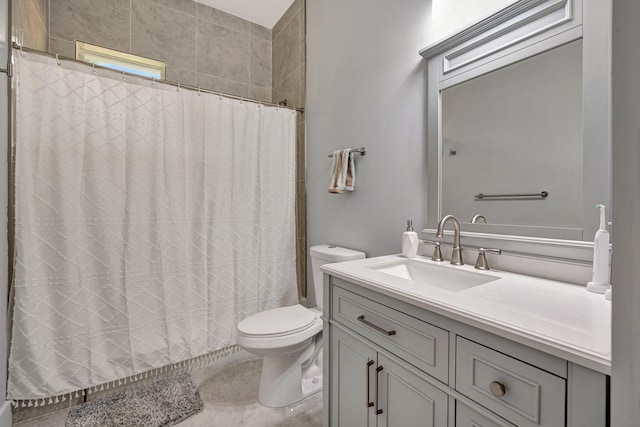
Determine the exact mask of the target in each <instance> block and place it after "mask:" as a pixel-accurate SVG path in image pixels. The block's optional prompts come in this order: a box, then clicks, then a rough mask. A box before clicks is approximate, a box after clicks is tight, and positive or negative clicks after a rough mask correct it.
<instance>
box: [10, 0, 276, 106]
mask: <svg viewBox="0 0 640 427" xmlns="http://www.w3.org/2000/svg"><path fill="white" fill-rule="evenodd" d="M20 1H21V2H32V1H34V2H35V1H42V0H20ZM49 9H50V14H49V17H50V21H49V36H50V38H49V51H50V52H52V53H59V54H61V55H64V56H69V57H74V56H75V40H80V41H84V42H88V43H93V44H97V45H100V46H104V47H108V48H111V49H116V50H119V51H122V52H128V53H133V54H135V55H141V56H145V57H148V58H152V59H157V60H160V61H164V62H165V63H166V66H167V76H166V78H167V80H171V81H177V82H180V83H184V84H188V85H192V86H200V87H202V88H206V89H212V90H216V91H221V92H224V93H229V94H232V95H238V96H245V97H251V98H257V99H260V100H263V101H271V93H272V92H271V87H272V79H271V30H270V29H267V28H265V27H262V26H260V25H257V24H254V23H252V22H249V21H246V20H244V19H241V18H238V17H236V16H233V15H230V14H228V13H225V12H222V11H220V10H218V9H214V8H211V7H209V6H205V5H202V4H199V3H196V2H194V1H192V0H112V1H102V0H50V1H49ZM25 42H26V40H25ZM26 45H27V46H28V44H26ZM221 58H223V60H221Z"/></svg>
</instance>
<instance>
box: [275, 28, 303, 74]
mask: <svg viewBox="0 0 640 427" xmlns="http://www.w3.org/2000/svg"><path fill="white" fill-rule="evenodd" d="M299 27H300V23H299V21H298V20H297V19H293V20H291V21H290V22H289V23H288V24H287V26H286V27H285V28H284V29H283V30H282V31H281V32H280V34H278V35H277V36H274V38H273V47H272V49H273V62H272V67H273V71H272V72H273V82H274V84H275V85H276V86H277V85H280V84H281V83H282V82H283V81H284V79H285V78H287V77H288V76H289V74H291V73H292V72H293V71H294V70H295V69H296V68H298V66H299V61H300V53H299V48H300V42H299V39H298V38H299V36H300V35H299Z"/></svg>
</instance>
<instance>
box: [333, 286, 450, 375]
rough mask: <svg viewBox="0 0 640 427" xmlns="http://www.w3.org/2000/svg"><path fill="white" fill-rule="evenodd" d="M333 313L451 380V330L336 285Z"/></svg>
mask: <svg viewBox="0 0 640 427" xmlns="http://www.w3.org/2000/svg"><path fill="white" fill-rule="evenodd" d="M331 313H332V314H331V315H332V318H333V319H334V320H335V321H337V322H338V323H341V324H343V325H345V326H347V327H348V328H349V329H352V330H354V331H356V332H357V333H358V334H360V335H362V336H364V337H365V338H368V339H369V340H371V341H373V342H375V343H376V344H378V345H379V346H381V347H383V348H385V349H386V350H388V351H389V352H390V353H393V354H395V355H396V356H398V357H400V358H402V359H404V360H406V361H407V362H409V363H411V364H412V365H414V366H415V367H417V368H418V369H420V370H422V371H424V372H426V373H427V374H429V375H431V376H433V377H435V378H437V379H438V380H440V381H442V382H444V383H448V377H449V375H448V372H449V332H447V331H445V330H443V329H440V328H438V327H436V326H433V325H431V324H429V323H425V322H423V321H421V320H418V319H416V318H415V317H411V316H408V315H406V314H404V313H401V312H399V311H398V310H394V309H393V308H390V307H387V306H385V305H382V304H379V303H377V302H374V301H371V300H369V299H367V298H364V297H362V296H360V295H357V294H354V293H352V292H349V291H347V290H344V289H342V288H340V287H337V286H334V288H333V301H332V308H331Z"/></svg>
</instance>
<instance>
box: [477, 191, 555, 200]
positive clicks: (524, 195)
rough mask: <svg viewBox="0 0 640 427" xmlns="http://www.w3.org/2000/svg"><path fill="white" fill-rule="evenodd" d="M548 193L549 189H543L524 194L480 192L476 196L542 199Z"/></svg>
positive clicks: (481, 197) (484, 197)
mask: <svg viewBox="0 0 640 427" xmlns="http://www.w3.org/2000/svg"><path fill="white" fill-rule="evenodd" d="M548 195H549V192H548V191H541V192H539V193H522V194H483V193H478V194H476V195H475V196H474V197H475V198H476V199H489V198H502V199H506V198H513V197H534V198H537V197H539V198H541V199H545V198H546V197H547V196H548Z"/></svg>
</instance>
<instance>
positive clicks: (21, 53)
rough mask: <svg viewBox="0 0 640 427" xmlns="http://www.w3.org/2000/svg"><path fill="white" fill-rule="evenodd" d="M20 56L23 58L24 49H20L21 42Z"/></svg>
mask: <svg viewBox="0 0 640 427" xmlns="http://www.w3.org/2000/svg"><path fill="white" fill-rule="evenodd" d="M20 56H21V57H22V58H24V49H22V44H21V45H20Z"/></svg>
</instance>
